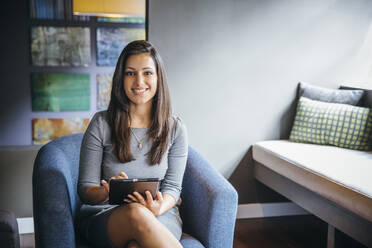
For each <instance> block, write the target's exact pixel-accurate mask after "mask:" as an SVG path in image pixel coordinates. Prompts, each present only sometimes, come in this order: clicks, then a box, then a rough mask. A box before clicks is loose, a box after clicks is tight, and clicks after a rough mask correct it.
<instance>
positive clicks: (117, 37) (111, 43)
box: [97, 28, 146, 66]
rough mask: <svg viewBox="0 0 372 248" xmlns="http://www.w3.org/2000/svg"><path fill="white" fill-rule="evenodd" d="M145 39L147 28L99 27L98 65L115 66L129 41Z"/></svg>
mask: <svg viewBox="0 0 372 248" xmlns="http://www.w3.org/2000/svg"><path fill="white" fill-rule="evenodd" d="M145 39H146V32H145V28H97V65H99V66H115V65H116V62H117V60H118V58H119V55H120V53H121V51H122V50H123V48H124V47H125V46H126V45H127V44H128V43H129V42H131V41H134V40H145Z"/></svg>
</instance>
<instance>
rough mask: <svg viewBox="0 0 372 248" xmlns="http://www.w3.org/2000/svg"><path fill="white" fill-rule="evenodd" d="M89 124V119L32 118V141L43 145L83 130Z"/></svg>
mask: <svg viewBox="0 0 372 248" xmlns="http://www.w3.org/2000/svg"><path fill="white" fill-rule="evenodd" d="M88 125H89V119H83V118H67V119H46V118H42V119H32V143H33V144H34V145H43V144H46V143H48V142H49V141H51V140H54V139H56V138H59V137H62V136H65V135H69V134H73V133H81V132H85V130H86V129H87V127H88Z"/></svg>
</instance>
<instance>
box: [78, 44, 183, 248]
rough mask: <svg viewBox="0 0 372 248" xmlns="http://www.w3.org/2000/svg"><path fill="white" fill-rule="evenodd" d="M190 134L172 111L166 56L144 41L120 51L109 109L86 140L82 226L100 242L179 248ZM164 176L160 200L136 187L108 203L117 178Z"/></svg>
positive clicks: (88, 236) (94, 122) (82, 159)
mask: <svg viewBox="0 0 372 248" xmlns="http://www.w3.org/2000/svg"><path fill="white" fill-rule="evenodd" d="M187 149H188V145H187V134H186V129H185V126H184V125H183V123H182V122H181V120H180V119H179V118H176V117H172V116H171V104H170V96H169V90H168V85H167V80H166V76H165V70H164V66H163V63H162V61H161V58H160V56H159V54H158V53H157V51H156V50H155V48H154V47H153V46H152V45H151V44H150V43H149V42H146V41H133V42H131V43H129V44H128V45H127V46H126V47H125V48H124V50H123V51H122V53H121V55H120V57H119V59H118V62H117V65H116V69H115V73H114V77H113V85H112V91H111V100H110V104H109V107H108V110H107V111H102V112H98V113H96V114H95V116H94V117H93V118H92V121H91V123H90V124H89V127H88V129H87V131H86V132H85V135H84V138H83V142H82V145H81V154H80V170H79V182H78V192H79V196H80V198H81V200H82V201H83V203H85V204H84V205H83V206H82V208H81V211H80V212H81V215H82V221H81V223H82V224H81V226H80V228H79V229H80V231H81V232H82V234H83V236H85V238H86V239H87V240H88V242H90V243H91V244H92V245H96V246H99V247H161V248H165V247H172V248H174V247H182V246H181V244H180V243H179V240H180V237H181V234H182V221H181V219H180V216H179V213H178V206H177V205H176V202H177V201H178V200H179V195H180V192H181V185H182V178H183V173H184V170H185V166H186V159H187ZM149 177H158V178H160V179H163V181H162V184H161V187H160V191H159V192H158V193H157V195H156V197H155V199H152V196H151V194H150V193H149V192H146V197H142V196H141V195H140V194H139V193H137V192H134V193H133V194H131V195H128V197H127V198H125V199H123V201H125V202H126V203H128V204H124V205H120V206H111V205H107V200H108V195H109V191H110V187H109V180H111V179H113V178H149Z"/></svg>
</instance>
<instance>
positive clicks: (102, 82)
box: [97, 73, 112, 110]
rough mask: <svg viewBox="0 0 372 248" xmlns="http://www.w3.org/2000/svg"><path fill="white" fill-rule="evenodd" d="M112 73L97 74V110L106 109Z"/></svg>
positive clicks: (108, 101) (109, 95)
mask: <svg viewBox="0 0 372 248" xmlns="http://www.w3.org/2000/svg"><path fill="white" fill-rule="evenodd" d="M111 87H112V74H109V73H105V74H97V110H106V109H107V107H108V105H109V103H110V97H111Z"/></svg>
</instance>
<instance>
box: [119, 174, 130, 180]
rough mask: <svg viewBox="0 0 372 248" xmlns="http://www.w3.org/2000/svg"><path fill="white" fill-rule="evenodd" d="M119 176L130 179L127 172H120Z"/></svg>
mask: <svg viewBox="0 0 372 248" xmlns="http://www.w3.org/2000/svg"><path fill="white" fill-rule="evenodd" d="M119 176H120V177H121V178H123V179H128V176H127V174H125V172H120V173H119Z"/></svg>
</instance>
